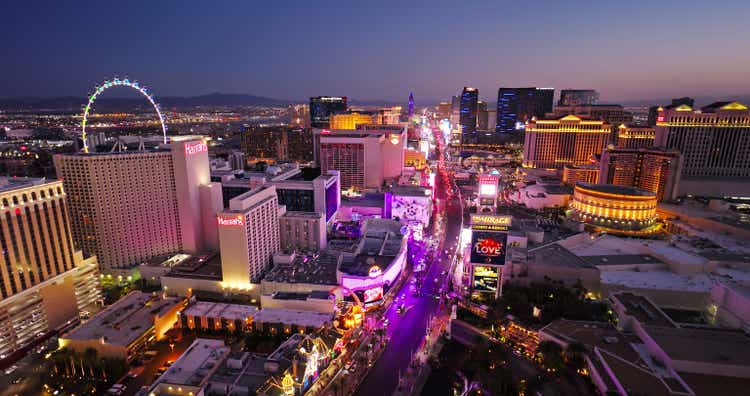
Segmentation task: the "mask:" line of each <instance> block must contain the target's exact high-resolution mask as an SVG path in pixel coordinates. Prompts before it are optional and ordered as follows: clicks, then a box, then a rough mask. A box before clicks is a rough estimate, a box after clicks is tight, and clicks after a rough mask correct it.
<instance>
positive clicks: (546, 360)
mask: <svg viewBox="0 0 750 396" xmlns="http://www.w3.org/2000/svg"><path fill="white" fill-rule="evenodd" d="M536 353H537V356H539V358H540V359H541V362H542V365H543V366H544V367H546V368H547V369H550V370H552V371H559V370H560V369H562V368H563V366H564V364H565V360H564V359H563V349H562V347H561V346H560V345H558V344H557V343H555V342H552V341H542V342H540V343H539V347H537V349H536Z"/></svg>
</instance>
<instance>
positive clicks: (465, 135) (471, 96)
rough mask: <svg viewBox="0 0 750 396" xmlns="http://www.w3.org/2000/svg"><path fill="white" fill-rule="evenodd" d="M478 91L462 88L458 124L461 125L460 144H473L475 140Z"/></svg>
mask: <svg viewBox="0 0 750 396" xmlns="http://www.w3.org/2000/svg"><path fill="white" fill-rule="evenodd" d="M478 101H479V90H478V89H476V88H471V87H464V90H463V91H462V92H461V110H460V112H459V124H460V125H461V143H475V142H476V140H477V102H478Z"/></svg>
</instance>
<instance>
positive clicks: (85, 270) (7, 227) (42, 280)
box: [0, 179, 101, 364]
mask: <svg viewBox="0 0 750 396" xmlns="http://www.w3.org/2000/svg"><path fill="white" fill-rule="evenodd" d="M0 201H1V202H2V206H1V207H0V245H2V252H3V254H2V256H1V257H0V297H2V298H1V299H0V364H2V363H3V362H4V361H5V360H6V359H8V360H11V359H15V358H17V357H20V355H18V353H19V352H20V351H21V350H22V349H23V348H25V347H27V346H29V345H31V344H33V343H34V342H35V341H36V340H37V339H39V338H41V337H44V336H48V335H51V334H53V333H55V332H57V331H61V330H63V329H65V328H67V327H70V326H73V325H75V324H77V323H78V321H79V312H80V311H83V310H85V309H86V308H89V307H93V305H94V304H95V302H96V301H97V300H98V299H99V298H100V297H101V291H100V290H99V285H98V270H97V265H96V258H94V257H91V258H89V259H85V260H84V258H83V256H82V255H81V252H80V251H78V250H76V249H75V247H74V246H73V240H72V238H71V233H70V219H69V217H68V213H67V195H66V193H65V191H64V189H63V183H62V182H60V181H53V182H47V181H45V180H44V179H2V180H0Z"/></svg>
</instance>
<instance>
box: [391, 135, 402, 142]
mask: <svg viewBox="0 0 750 396" xmlns="http://www.w3.org/2000/svg"><path fill="white" fill-rule="evenodd" d="M390 139H391V144H398V142H400V141H401V136H399V135H396V134H391V135H390Z"/></svg>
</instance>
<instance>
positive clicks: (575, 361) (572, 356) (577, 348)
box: [565, 341, 588, 370]
mask: <svg viewBox="0 0 750 396" xmlns="http://www.w3.org/2000/svg"><path fill="white" fill-rule="evenodd" d="M586 352H588V348H587V347H586V345H584V344H583V343H581V342H579V341H573V342H571V343H570V344H568V347H567V348H566V349H565V361H566V362H567V363H568V365H570V366H572V367H573V368H574V369H576V370H580V369H582V368H583V367H584V366H585V365H586V359H585V356H586Z"/></svg>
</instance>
